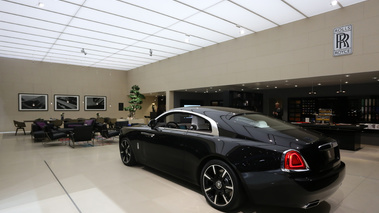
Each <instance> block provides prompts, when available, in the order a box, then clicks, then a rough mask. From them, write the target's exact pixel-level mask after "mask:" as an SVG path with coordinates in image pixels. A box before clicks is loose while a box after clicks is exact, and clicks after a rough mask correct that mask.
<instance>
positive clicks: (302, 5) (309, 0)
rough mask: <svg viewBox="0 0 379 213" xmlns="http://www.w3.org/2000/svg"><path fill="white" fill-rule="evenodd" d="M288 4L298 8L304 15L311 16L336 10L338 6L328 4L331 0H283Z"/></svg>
mask: <svg viewBox="0 0 379 213" xmlns="http://www.w3.org/2000/svg"><path fill="white" fill-rule="evenodd" d="M285 1H286V2H288V3H289V4H291V5H293V6H294V7H295V8H296V9H298V10H300V11H301V12H302V13H304V14H305V15H306V16H308V17H311V16H315V15H319V14H321V13H326V12H330V11H332V10H337V9H339V8H340V7H339V6H332V5H331V4H330V1H331V0H306V1H299V0H285Z"/></svg>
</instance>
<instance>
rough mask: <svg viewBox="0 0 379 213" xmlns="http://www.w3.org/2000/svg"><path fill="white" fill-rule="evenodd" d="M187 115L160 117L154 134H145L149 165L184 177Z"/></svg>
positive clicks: (177, 114)
mask: <svg viewBox="0 0 379 213" xmlns="http://www.w3.org/2000/svg"><path fill="white" fill-rule="evenodd" d="M187 125H188V124H187V123H186V114H185V113H170V114H167V115H165V116H163V117H160V118H159V120H158V121H157V126H156V127H155V128H154V131H153V132H149V133H145V137H147V139H146V140H145V151H144V154H145V158H146V159H147V164H148V165H150V166H152V167H154V168H156V169H159V170H162V171H164V172H168V173H170V174H172V175H175V176H178V177H182V175H183V170H184V168H183V160H184V156H183V153H184V151H183V141H184V139H185V137H186V134H187V128H188V127H187Z"/></svg>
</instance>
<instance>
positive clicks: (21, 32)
mask: <svg viewBox="0 0 379 213" xmlns="http://www.w3.org/2000/svg"><path fill="white" fill-rule="evenodd" d="M0 22H3V21H0ZM8 23H9V22H8ZM17 25H18V26H25V25H19V24H17ZM25 27H29V26H25ZM32 28H34V29H40V30H46V31H50V32H54V33H59V32H58V31H55V30H47V29H42V28H37V27H32ZM0 30H4V31H8V32H15V33H20V34H25V35H32V36H38V37H45V38H51V39H54V38H53V37H48V36H43V35H39V34H32V33H27V32H23V31H16V30H8V29H4V28H0ZM65 34H66V35H71V36H78V37H82V38H88V39H93V40H97V41H103V42H109V43H112V44H117V45H122V46H124V45H126V44H124V43H119V42H111V41H108V40H104V39H97V38H93V37H88V36H79V35H76V34H72V33H65ZM61 40H64V39H61ZM66 41H70V42H74V41H71V40H67V39H66ZM137 41H138V40H137ZM152 44H155V43H152ZM91 46H99V45H96V44H93V45H91ZM99 47H101V46H99ZM133 47H136V48H140V49H143V50H144V51H143V52H137V51H131V50H125V51H128V52H133V53H139V54H144V53H145V51H146V49H147V48H145V47H139V46H133ZM76 48H77V47H76ZM107 49H112V48H110V47H108V46H107ZM113 49H115V48H113ZM115 50H118V49H115ZM157 51H158V52H161V53H166V54H170V55H172V56H174V55H176V54H175V53H172V52H166V51H160V50H157ZM156 56H158V57H163V58H165V57H166V56H161V55H159V54H158V55H156Z"/></svg>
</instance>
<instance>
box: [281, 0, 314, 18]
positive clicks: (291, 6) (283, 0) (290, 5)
mask: <svg viewBox="0 0 379 213" xmlns="http://www.w3.org/2000/svg"><path fill="white" fill-rule="evenodd" d="M281 1H282V2H283V3H285V4H286V5H287V6H289V7H290V8H292V9H294V10H295V11H296V12H298V13H300V14H301V15H302V16H304V17H305V18H309V17H308V16H307V15H305V14H304V13H302V12H301V11H300V10H298V9H297V8H296V7H294V6H293V5H292V4H290V3H288V2H287V1H285V0H281Z"/></svg>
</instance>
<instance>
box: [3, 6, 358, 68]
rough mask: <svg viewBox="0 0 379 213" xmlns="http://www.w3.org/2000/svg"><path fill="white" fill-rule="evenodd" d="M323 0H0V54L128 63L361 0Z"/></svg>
mask: <svg viewBox="0 0 379 213" xmlns="http://www.w3.org/2000/svg"><path fill="white" fill-rule="evenodd" d="M330 1H331V0H106V1H105V0H60V1H58V0H1V1H0V57H8V58H18V59H27V60H33V61H43V62H53V63H63V64H73V65H80V66H86V67H99V68H108V69H117V70H125V71H127V70H131V69H134V68H137V67H140V66H143V65H147V64H150V63H154V62H156V61H160V60H164V59H167V58H170V57H174V56H177V55H180V54H183V53H186V52H189V51H193V50H196V49H199V48H202V47H207V46H210V45H213V44H217V43H221V42H224V41H227V40H231V39H235V38H238V37H241V36H244V35H249V34H252V33H256V32H259V31H262V30H266V29H269V28H273V27H277V26H281V25H284V24H287V23H290V22H294V21H298V20H301V19H305V18H307V17H311V16H315V15H318V14H321V13H325V12H329V11H332V10H337V9H340V8H342V7H346V6H349V5H352V4H356V3H359V2H362V1H364V0H339V4H338V5H336V6H331V4H330ZM39 3H43V4H44V7H39ZM240 29H243V31H244V34H243V35H241V34H240ZM187 38H189V40H190V41H189V42H186V41H185V39H187ZM83 48H84V52H85V53H86V55H85V54H84V53H83V52H82V49H83ZM150 53H152V54H150Z"/></svg>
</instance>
